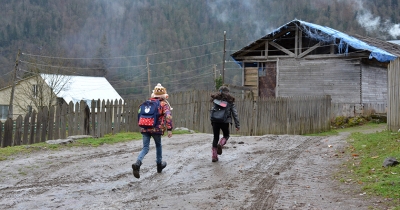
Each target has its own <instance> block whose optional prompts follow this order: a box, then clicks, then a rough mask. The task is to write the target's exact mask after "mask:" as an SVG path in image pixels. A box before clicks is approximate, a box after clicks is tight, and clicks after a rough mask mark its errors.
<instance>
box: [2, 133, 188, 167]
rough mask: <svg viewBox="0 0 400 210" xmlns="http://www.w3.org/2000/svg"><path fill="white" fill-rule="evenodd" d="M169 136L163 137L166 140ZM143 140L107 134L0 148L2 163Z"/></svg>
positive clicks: (134, 136)
mask: <svg viewBox="0 0 400 210" xmlns="http://www.w3.org/2000/svg"><path fill="white" fill-rule="evenodd" d="M188 133H189V131H183V130H179V131H173V132H172V134H173V135H177V134H178V135H179V134H188ZM166 136H167V134H166V133H165V135H164V136H163V138H165V137H166ZM141 139H142V134H141V133H139V132H125V133H118V134H115V135H111V134H107V135H105V136H104V137H102V138H85V139H79V140H76V141H74V142H73V143H70V144H65V145H61V144H47V143H45V142H42V143H37V144H31V145H22V146H13V147H6V148H0V161H4V160H7V159H8V158H12V157H13V155H16V154H29V153H33V152H37V151H41V150H54V151H56V150H59V149H63V148H68V147H79V146H81V147H83V146H86V147H98V146H101V145H103V144H115V143H120V142H127V141H133V140H141Z"/></svg>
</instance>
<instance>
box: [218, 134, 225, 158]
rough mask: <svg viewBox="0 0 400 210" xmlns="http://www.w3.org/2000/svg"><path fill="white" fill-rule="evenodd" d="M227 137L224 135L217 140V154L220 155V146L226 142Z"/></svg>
mask: <svg viewBox="0 0 400 210" xmlns="http://www.w3.org/2000/svg"><path fill="white" fill-rule="evenodd" d="M226 141H227V139H226V138H225V137H222V138H221V139H220V140H219V143H218V145H217V154H218V155H222V146H224V145H225V144H226Z"/></svg>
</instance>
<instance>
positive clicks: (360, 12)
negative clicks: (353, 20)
mask: <svg viewBox="0 0 400 210" xmlns="http://www.w3.org/2000/svg"><path fill="white" fill-rule="evenodd" d="M354 2H355V5H356V7H355V10H356V11H357V22H358V23H359V24H360V25H361V26H362V27H363V28H365V30H366V31H367V32H370V33H375V32H378V33H381V34H382V35H381V36H384V37H385V36H386V35H390V36H391V38H393V39H396V38H397V37H398V36H400V24H395V23H393V22H391V21H390V20H388V19H386V20H383V19H382V18H381V17H379V16H374V15H373V14H372V13H371V11H370V10H368V9H367V8H365V7H364V3H365V2H364V0H354ZM385 38H386V37H385Z"/></svg>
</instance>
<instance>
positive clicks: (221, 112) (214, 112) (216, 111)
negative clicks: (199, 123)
mask: <svg viewBox="0 0 400 210" xmlns="http://www.w3.org/2000/svg"><path fill="white" fill-rule="evenodd" d="M213 103H214V106H213V108H212V109H211V110H210V120H211V122H217V123H223V122H226V119H227V118H228V115H229V113H230V111H229V108H230V105H229V103H228V102H226V101H221V100H218V99H214V101H213Z"/></svg>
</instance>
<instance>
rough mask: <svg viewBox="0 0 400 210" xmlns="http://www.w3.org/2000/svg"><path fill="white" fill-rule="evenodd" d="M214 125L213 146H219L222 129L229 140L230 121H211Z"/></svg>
mask: <svg viewBox="0 0 400 210" xmlns="http://www.w3.org/2000/svg"><path fill="white" fill-rule="evenodd" d="M211 125H212V127H213V133H214V139H213V143H212V146H213V147H217V145H218V141H219V131H220V130H222V134H223V136H224V137H225V138H226V139H227V140H228V138H229V123H215V122H213V123H211Z"/></svg>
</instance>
